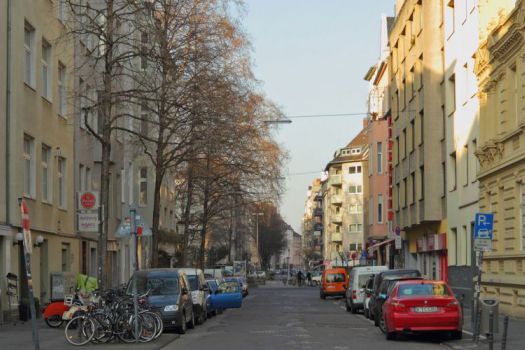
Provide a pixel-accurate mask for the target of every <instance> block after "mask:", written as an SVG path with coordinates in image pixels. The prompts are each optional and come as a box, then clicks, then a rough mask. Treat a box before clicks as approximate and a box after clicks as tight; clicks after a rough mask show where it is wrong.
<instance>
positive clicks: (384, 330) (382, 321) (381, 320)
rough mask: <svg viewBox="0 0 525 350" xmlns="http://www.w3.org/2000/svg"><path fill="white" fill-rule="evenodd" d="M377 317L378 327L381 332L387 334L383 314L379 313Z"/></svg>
mask: <svg viewBox="0 0 525 350" xmlns="http://www.w3.org/2000/svg"><path fill="white" fill-rule="evenodd" d="M378 318H379V329H380V330H381V332H383V333H385V334H387V333H388V329H386V322H385V318H384V317H383V315H379V316H378Z"/></svg>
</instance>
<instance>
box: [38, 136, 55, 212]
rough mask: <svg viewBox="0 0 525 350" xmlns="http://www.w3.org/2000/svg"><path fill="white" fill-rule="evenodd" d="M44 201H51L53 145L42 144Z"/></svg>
mask: <svg viewBox="0 0 525 350" xmlns="http://www.w3.org/2000/svg"><path fill="white" fill-rule="evenodd" d="M40 161H41V164H42V201H44V202H47V203H51V199H52V198H51V193H52V191H53V189H52V186H51V184H52V181H51V179H52V176H51V147H49V146H46V145H42V154H41V160H40Z"/></svg>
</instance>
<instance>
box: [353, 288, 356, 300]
mask: <svg viewBox="0 0 525 350" xmlns="http://www.w3.org/2000/svg"><path fill="white" fill-rule="evenodd" d="M352 299H357V292H356V291H355V289H354V290H353V291H352Z"/></svg>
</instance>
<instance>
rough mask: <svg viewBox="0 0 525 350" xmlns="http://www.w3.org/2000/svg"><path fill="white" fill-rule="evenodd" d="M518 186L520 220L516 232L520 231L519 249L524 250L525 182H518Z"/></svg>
mask: <svg viewBox="0 0 525 350" xmlns="http://www.w3.org/2000/svg"><path fill="white" fill-rule="evenodd" d="M518 186H519V187H520V197H519V204H520V217H519V222H520V228H519V231H518V232H519V233H520V239H519V242H520V250H521V251H524V250H525V184H523V183H520V184H519V185H518Z"/></svg>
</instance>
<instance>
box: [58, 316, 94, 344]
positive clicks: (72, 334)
mask: <svg viewBox="0 0 525 350" xmlns="http://www.w3.org/2000/svg"><path fill="white" fill-rule="evenodd" d="M64 333H65V335H66V340H67V341H68V342H69V343H70V344H72V345H77V346H78V345H85V344H87V343H89V342H90V341H91V339H92V338H93V335H94V334H95V324H94V323H93V320H91V318H90V317H89V316H84V315H83V316H77V317H74V318H72V319H71V320H70V321H69V322H68V323H67V325H66V329H65V330H64Z"/></svg>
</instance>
